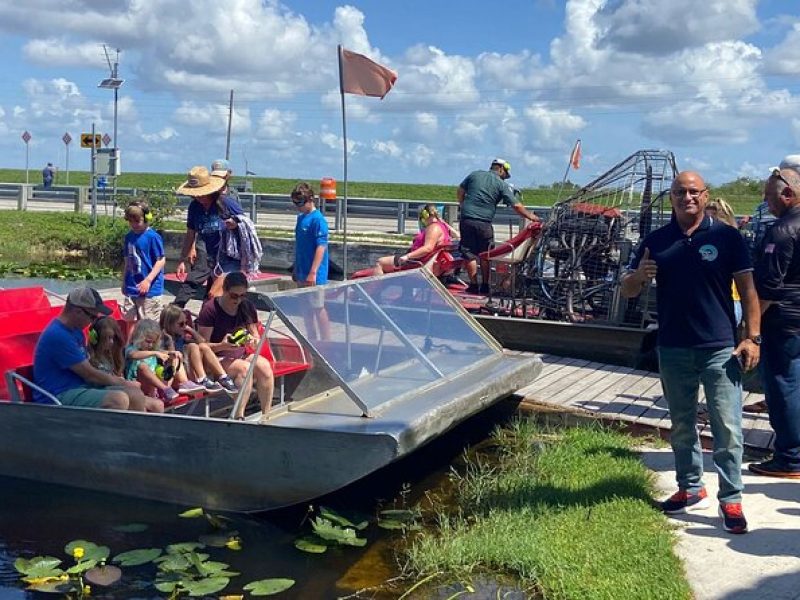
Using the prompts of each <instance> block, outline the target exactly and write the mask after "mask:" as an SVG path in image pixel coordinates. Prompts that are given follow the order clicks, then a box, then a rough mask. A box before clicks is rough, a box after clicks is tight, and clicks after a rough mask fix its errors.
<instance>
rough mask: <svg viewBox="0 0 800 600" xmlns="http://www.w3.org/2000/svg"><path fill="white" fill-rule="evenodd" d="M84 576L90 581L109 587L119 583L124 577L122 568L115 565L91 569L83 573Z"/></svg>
mask: <svg viewBox="0 0 800 600" xmlns="http://www.w3.org/2000/svg"><path fill="white" fill-rule="evenodd" d="M83 577H84V579H86V581H88V582H89V583H93V584H95V585H99V586H102V587H107V586H109V585H113V584H115V583H117V582H118V581H119V580H120V579H121V578H122V569H120V568H119V567H115V566H113V565H103V566H101V567H95V568H94V569H89V570H88V571H86V573H84V574H83Z"/></svg>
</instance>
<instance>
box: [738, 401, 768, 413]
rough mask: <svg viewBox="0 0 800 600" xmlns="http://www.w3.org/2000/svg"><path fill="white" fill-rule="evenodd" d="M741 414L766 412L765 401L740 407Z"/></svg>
mask: <svg viewBox="0 0 800 600" xmlns="http://www.w3.org/2000/svg"><path fill="white" fill-rule="evenodd" d="M742 412H746V413H756V414H762V413H765V412H768V409H767V402H766V400H759V401H758V402H754V403H753V404H748V405H747V406H743V407H742Z"/></svg>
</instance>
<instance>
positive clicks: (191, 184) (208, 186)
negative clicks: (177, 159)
mask: <svg viewBox="0 0 800 600" xmlns="http://www.w3.org/2000/svg"><path fill="white" fill-rule="evenodd" d="M223 187H225V179H223V178H222V177H217V176H215V175H213V174H211V173H209V172H208V169H206V168H205V167H202V166H199V167H192V170H191V171H189V175H188V176H187V178H186V181H185V182H184V183H183V184H182V185H181V186H180V187H179V188H178V189H177V190H176V191H175V193H177V194H182V195H184V196H207V195H209V194H213V193H214V192H218V191H220V190H221V189H222V188H223Z"/></svg>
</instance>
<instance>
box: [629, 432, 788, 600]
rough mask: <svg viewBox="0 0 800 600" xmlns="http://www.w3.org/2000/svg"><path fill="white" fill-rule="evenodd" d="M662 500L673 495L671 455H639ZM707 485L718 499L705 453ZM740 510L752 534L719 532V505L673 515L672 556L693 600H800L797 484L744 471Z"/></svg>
mask: <svg viewBox="0 0 800 600" xmlns="http://www.w3.org/2000/svg"><path fill="white" fill-rule="evenodd" d="M642 459H643V461H644V463H645V464H646V465H647V466H648V467H649V468H650V469H652V470H653V471H654V473H655V474H656V479H657V485H658V487H659V489H660V490H662V492H663V494H662V496H660V497H659V499H661V498H666V497H667V496H669V495H671V494H672V493H673V492H674V491H675V489H676V485H675V471H674V462H673V459H672V452H671V451H670V449H669V448H666V449H650V448H648V449H644V450H642ZM705 471H706V477H705V484H706V490H707V491H708V495H709V498H712V499H714V498H716V494H717V489H718V487H717V475H716V472H715V471H714V465H713V463H712V461H711V454H710V453H709V452H706V453H705ZM743 479H744V484H745V491H744V498H743V502H742V505H743V508H744V514H745V516H746V517H747V520H748V524H749V528H750V533H747V534H744V535H732V534H729V533H727V532H725V531H724V530H723V529H722V527H721V518H720V517H719V514H718V512H717V503H716V502H712V507H711V508H708V509H706V510H702V511H696V512H691V513H688V514H686V515H677V516H676V518H674V519H671V521H672V522H674V523H675V527H676V529H675V531H676V534H677V536H678V544H677V547H676V552H677V554H678V556H680V558H681V559H682V560H683V561H684V564H685V567H686V575H687V577H688V580H689V583H690V585H691V586H692V590H693V591H694V594H695V598H696V599H697V600H723V599H724V600H762V599H764V600H799V599H800V481H792V480H788V479H776V478H771V477H760V476H756V475H752V474H750V473H749V472H748V471H747V469H746V464H745V469H744V471H743Z"/></svg>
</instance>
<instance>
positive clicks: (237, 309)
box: [197, 271, 275, 419]
mask: <svg viewBox="0 0 800 600" xmlns="http://www.w3.org/2000/svg"><path fill="white" fill-rule="evenodd" d="M247 285H248V284H247V277H246V276H245V274H244V273H242V272H241V271H234V272H233V273H228V275H227V276H226V277H225V281H224V282H223V284H222V296H220V297H218V298H212V299H210V300H207V301H206V303H205V304H203V308H202V309H201V310H200V314H199V315H198V317H197V331H198V333H199V334H200V337H201V338H202V339H204V340H207V342H208V345H209V346H210V347H211V349H212V350H213V351H214V353H215V354H216V355H217V356H218V357H219V359H220V363H221V364H222V368H223V369H225V371H226V372H227V373H228V375H230V376H231V378H233V381H234V383H235V384H236V385H237V386H239V388H242V385H243V383H244V377H245V375H246V374H247V370H248V368H249V367H250V363H251V362H252V361H253V360H255V361H256V364H255V368H254V370H253V379H254V380H255V385H256V394H257V395H258V400H259V402H260V403H261V411H262V413H264V414H266V412H267V411H269V408H270V406H271V405H272V394H273V392H274V389H275V379H274V377H273V374H272V366H271V365H270V364H269V361H268V360H267V359H266V358H264V357H263V356H256V355H255V354H254V353H252V345H253V344H255V343H256V341H257V340H258V338H259V333H258V314H257V313H256V307H255V306H253V303H252V302H250V301H249V300H248V299H247ZM248 338H249V343H248ZM251 390H252V381H248V382H247V386H246V388H245V389H244V398H245V401H244V402H242V405H241V406H240V407H239V411H238V413H237V414H236V415H235V417H236V418H237V419H243V418H244V410H245V408H246V406H247V400H249V398H250V392H251Z"/></svg>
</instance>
